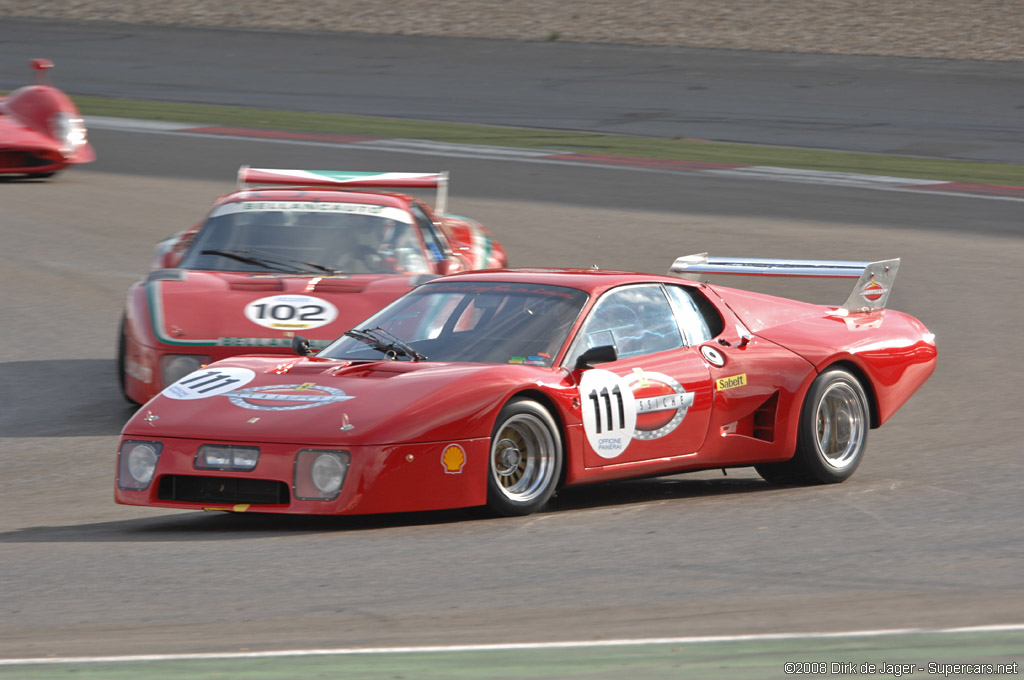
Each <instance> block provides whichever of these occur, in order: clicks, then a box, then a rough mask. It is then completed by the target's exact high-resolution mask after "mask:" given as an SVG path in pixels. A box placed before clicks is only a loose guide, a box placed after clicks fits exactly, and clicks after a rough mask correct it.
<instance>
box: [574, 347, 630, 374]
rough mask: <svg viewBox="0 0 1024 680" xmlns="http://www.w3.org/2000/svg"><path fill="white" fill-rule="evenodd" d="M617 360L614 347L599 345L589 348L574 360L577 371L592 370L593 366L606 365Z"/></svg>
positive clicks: (617, 356)
mask: <svg viewBox="0 0 1024 680" xmlns="http://www.w3.org/2000/svg"><path fill="white" fill-rule="evenodd" d="M618 358H619V353H618V352H616V351H615V345H599V346H597V347H591V348H590V349H588V350H587V351H586V352H584V353H583V354H581V355H580V356H579V358H577V359H576V366H575V368H577V369H584V368H593V367H594V364H607V363H608V362H610V361H615V360H616V359H618Z"/></svg>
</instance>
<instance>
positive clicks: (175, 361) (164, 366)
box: [160, 354, 210, 387]
mask: <svg viewBox="0 0 1024 680" xmlns="http://www.w3.org/2000/svg"><path fill="white" fill-rule="evenodd" d="M208 363H210V357H208V356H202V355H199V354H165V355H164V356H162V357H161V358H160V379H161V380H163V386H164V387H167V386H168V385H173V384H174V383H176V382H178V381H179V380H181V379H182V378H184V377H185V376H186V375H188V374H189V373H191V372H193V371H198V370H199V369H200V368H202V367H203V366H205V365H206V364H208Z"/></svg>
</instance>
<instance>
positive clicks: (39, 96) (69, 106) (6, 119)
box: [0, 59, 96, 177]
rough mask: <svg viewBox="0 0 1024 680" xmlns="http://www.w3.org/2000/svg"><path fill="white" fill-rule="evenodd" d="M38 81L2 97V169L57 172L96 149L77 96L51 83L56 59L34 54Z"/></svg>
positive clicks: (89, 157)
mask: <svg viewBox="0 0 1024 680" xmlns="http://www.w3.org/2000/svg"><path fill="white" fill-rule="evenodd" d="M31 63H32V68H33V69H35V71H36V73H37V79H38V82H37V84H36V85H29V86H26V87H22V88H19V89H17V90H15V91H14V92H11V93H10V94H8V95H7V96H6V97H0V175H27V176H29V177H51V176H53V175H54V174H56V173H57V172H60V171H61V170H63V169H65V168H67V167H68V166H71V165H75V164H77V163H89V162H91V161H93V160H95V159H96V154H95V152H94V151H93V149H92V147H91V146H90V145H89V141H88V139H87V137H86V130H85V122H84V121H83V120H82V114H80V113H79V112H78V109H77V108H76V107H75V104H74V102H72V101H71V99H69V98H68V96H67V95H66V94H64V93H63V92H61V91H60V90H58V89H57V88H55V87H53V86H52V85H50V84H49V83H48V81H47V78H46V72H47V70H49V69H51V68H53V62H51V61H49V60H46V59H33V60H32V62H31Z"/></svg>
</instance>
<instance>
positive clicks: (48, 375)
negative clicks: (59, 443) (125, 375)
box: [0, 359, 136, 438]
mask: <svg viewBox="0 0 1024 680" xmlns="http://www.w3.org/2000/svg"><path fill="white" fill-rule="evenodd" d="M0 403H3V404H4V408H3V409H0V438H3V437H82V436H96V435H116V434H118V433H119V432H120V431H121V428H122V427H123V426H124V424H125V422H126V421H127V420H128V419H129V418H130V417H131V416H132V414H133V413H135V409H136V407H134V406H132V405H130V404H129V403H128V402H127V401H125V399H124V397H122V396H121V391H120V387H119V386H118V383H117V363H116V362H115V361H114V360H113V359H47V360H42V361H9V362H6V363H0Z"/></svg>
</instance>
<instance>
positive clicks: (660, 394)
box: [629, 369, 693, 440]
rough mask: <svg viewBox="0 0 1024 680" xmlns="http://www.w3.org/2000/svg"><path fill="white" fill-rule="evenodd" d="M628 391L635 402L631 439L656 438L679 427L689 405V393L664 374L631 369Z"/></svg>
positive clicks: (691, 401)
mask: <svg viewBox="0 0 1024 680" xmlns="http://www.w3.org/2000/svg"><path fill="white" fill-rule="evenodd" d="M629 388H630V391H631V392H632V393H633V397H634V398H635V399H636V412H637V416H636V429H635V430H634V432H633V438H634V439H644V440H648V439H658V438H659V437H664V436H665V435H667V434H668V433H670V432H672V431H673V430H675V429H676V428H677V427H679V423H681V422H683V418H685V417H686V412H687V411H689V410H690V407H691V406H693V394H691V393H689V392H687V391H686V390H685V389H683V386H682V385H680V384H679V382H678V381H677V380H676V379H675V378H672V377H671V376H667V375H665V374H664V373H647V372H645V371H643V370H641V369H634V372H633V375H632V376H630V377H629Z"/></svg>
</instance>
